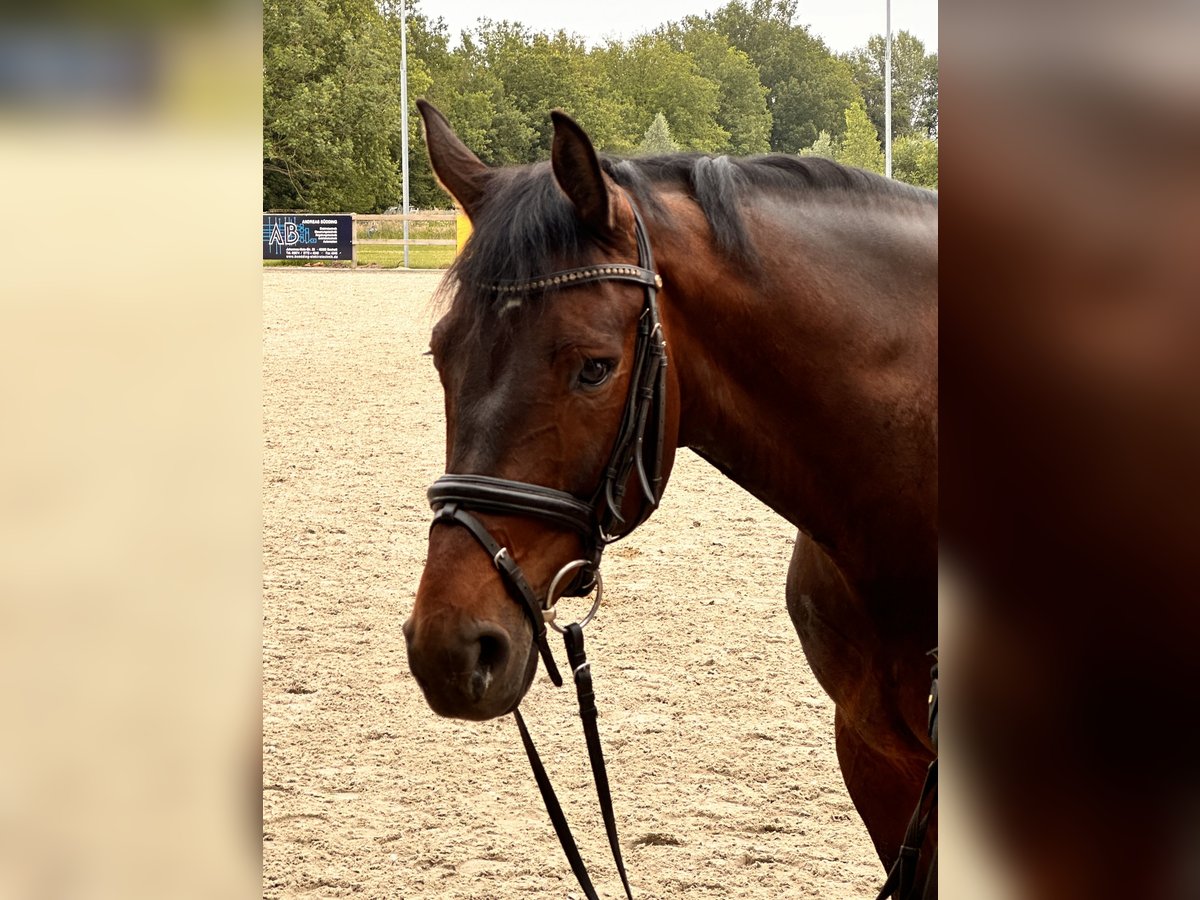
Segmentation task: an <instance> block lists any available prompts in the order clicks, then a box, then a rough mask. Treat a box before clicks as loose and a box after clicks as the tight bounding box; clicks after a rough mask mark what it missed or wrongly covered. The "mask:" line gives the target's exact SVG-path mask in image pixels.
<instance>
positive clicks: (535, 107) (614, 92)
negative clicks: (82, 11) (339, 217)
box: [263, 0, 938, 213]
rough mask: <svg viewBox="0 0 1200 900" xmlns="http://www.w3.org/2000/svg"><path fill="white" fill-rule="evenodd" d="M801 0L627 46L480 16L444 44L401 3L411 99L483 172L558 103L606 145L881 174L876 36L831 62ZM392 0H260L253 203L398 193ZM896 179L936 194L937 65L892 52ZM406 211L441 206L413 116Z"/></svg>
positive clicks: (903, 50) (278, 204) (535, 149)
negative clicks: (258, 178)
mask: <svg viewBox="0 0 1200 900" xmlns="http://www.w3.org/2000/svg"><path fill="white" fill-rule="evenodd" d="M797 2H798V0H732V2H729V3H727V4H726V5H725V6H722V7H720V8H719V9H717V10H716V11H715V12H712V13H709V14H708V15H705V16H703V17H700V16H690V17H687V18H685V19H683V20H682V21H679V22H671V23H666V24H664V25H662V26H660V27H659V28H657V29H655V30H653V31H651V32H649V33H646V34H641V35H638V36H636V37H633V38H631V39H629V40H625V41H617V40H609V41H607V42H605V43H603V44H601V45H598V46H594V47H590V46H588V44H587V43H586V42H585V41H584V40H583V39H582V38H579V37H577V36H574V35H570V34H567V33H566V32H563V31H559V32H557V33H554V34H545V33H540V32H535V31H531V30H530V29H528V28H526V27H524V26H522V25H520V24H519V23H514V22H507V21H492V20H487V19H482V20H480V21H479V22H478V24H477V25H476V27H475V28H474V29H473V30H471V31H469V32H464V33H463V34H462V35H461V36H460V39H459V40H458V41H457V42H455V41H453V40H452V37H451V35H450V34H449V31H448V28H447V26H446V25H445V23H444V22H443V21H442V20H441V19H439V18H432V17H431V16H429V15H428V14H426V13H423V12H422V11H421V8H420V5H419V3H416V2H413V3H409V5H408V8H407V29H408V34H407V41H408V69H409V71H408V89H409V91H408V92H409V102H410V104H413V103H414V102H415V100H416V98H418V97H425V98H427V99H429V100H430V101H431V102H433V103H434V104H435V105H437V106H438V107H439V108H440V109H441V110H442V111H443V112H444V113H445V114H446V115H447V117H448V118H449V119H450V121H451V122H452V123H453V125H454V127H455V128H456V129H457V130H458V133H459V134H460V135H461V136H462V138H463V139H464V140H465V141H466V143H467V144H468V146H470V147H471V148H472V149H473V150H475V152H476V153H477V154H478V155H479V156H480V158H481V159H483V160H484V161H485V162H487V163H489V164H490V165H509V164H516V163H528V162H533V161H535V160H539V159H545V158H547V157H548V156H549V152H550V139H551V134H552V131H551V126H550V118H549V115H548V113H549V111H550V110H551V109H562V110H564V111H566V112H568V113H569V114H570V115H572V116H574V117H575V118H576V120H577V121H578V122H579V123H580V124H581V125H582V126H583V127H584V128H585V129H587V131H588V133H589V135H590V136H591V138H592V140H593V142H594V143H595V144H596V146H597V148H598V149H599V150H601V151H604V152H608V153H613V154H623V155H629V154H636V153H640V152H663V151H664V150H669V149H672V148H676V149H679V150H684V151H699V152H703V153H732V154H753V153H766V152H778V153H803V154H819V155H823V156H828V157H830V158H833V159H837V160H839V161H842V162H846V163H848V164H851V165H857V166H861V167H863V168H870V169H875V170H876V171H882V169H883V154H882V150H881V146H882V133H883V54H884V40H883V37H882V36H878V35H877V36H875V37H872V38H870V39H869V40H868V41H867V42H866V44H864V45H863V46H862V47H860V48H858V49H857V50H855V51H853V52H851V53H848V54H835V53H833V52H831V51H830V50H829V48H828V47H827V46H826V45H825V43H824V42H823V41H822V40H821V39H820V38H819V37H817V36H815V35H813V34H812V33H810V32H809V30H808V29H807V28H806V27H804V26H802V25H797V24H793V23H794V20H795V18H796V13H797ZM400 21H401V20H400V9H399V3H398V0H265V2H264V4H263V209H265V210H280V211H292V210H296V211H299V210H311V211H325V212H331V211H345V212H349V211H353V212H359V213H372V212H381V211H384V210H386V209H387V208H388V207H392V206H395V205H396V204H397V202H398V201H399V197H400V191H401V188H400V146H401V135H400V127H401V126H400V121H401V117H400V27H401V26H400ZM892 65H893V78H894V80H893V97H892V104H893V106H892V114H893V122H892V126H893V127H892V132H893V140H894V144H893V173H894V175H895V177H897V178H899V179H902V180H904V181H908V182H910V183H912V184H918V185H922V186H924V187H930V188H936V187H937V177H938V171H937V137H938V57H937V54H936V53H929V52H926V49H925V46H924V44H923V43H922V42H921V41H920V40H918V39H917V38H915V37H913V36H912V35H911V34H909V33H908V32H905V31H901V32H899V33H898V34H896V35H895V36H894V41H893V48H892ZM409 128H410V132H411V133H410V135H409V141H410V144H411V150H410V159H409V166H410V191H411V203H412V206H413V207H414V208H417V209H422V208H444V207H446V206H447V205H448V202H449V201H448V198H447V197H446V195H445V194H444V193H443V192H442V191H441V189H440V188H439V187H438V186H437V184H436V182H435V181H434V178H433V174H432V172H431V171H430V169H429V162H428V160H427V158H426V156H425V154H424V152H423V150H422V145H421V136H420V117H419V116H417V115H416V109H415V105H414V106H413V107H412V108H411V109H410V110H409Z"/></svg>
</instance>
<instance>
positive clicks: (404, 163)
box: [400, 0, 890, 269]
mask: <svg viewBox="0 0 1200 900" xmlns="http://www.w3.org/2000/svg"><path fill="white" fill-rule="evenodd" d="M889 2H890V0H889ZM400 172H401V178H402V179H403V182H404V201H403V206H402V209H403V211H404V268H406V269H407V268H408V22H407V19H406V17H405V10H404V0H400Z"/></svg>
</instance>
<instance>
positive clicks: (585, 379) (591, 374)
mask: <svg viewBox="0 0 1200 900" xmlns="http://www.w3.org/2000/svg"><path fill="white" fill-rule="evenodd" d="M611 374H612V361H611V360H607V359H585V360H584V361H583V368H582V369H581V370H580V371H579V383H580V384H582V385H583V386H585V387H599V386H600V385H602V384H604V382H605V381H607V380H608V376H609V375H611Z"/></svg>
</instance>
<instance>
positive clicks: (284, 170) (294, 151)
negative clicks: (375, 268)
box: [263, 0, 400, 212]
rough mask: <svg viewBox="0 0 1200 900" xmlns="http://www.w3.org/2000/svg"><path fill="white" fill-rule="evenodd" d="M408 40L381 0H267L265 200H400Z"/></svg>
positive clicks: (319, 205) (342, 203) (365, 208)
mask: <svg viewBox="0 0 1200 900" xmlns="http://www.w3.org/2000/svg"><path fill="white" fill-rule="evenodd" d="M399 123H400V96H399V49H398V47H396V46H395V45H394V41H393V40H392V35H391V34H390V33H389V31H388V29H387V28H386V26H385V23H384V21H383V17H382V16H381V15H380V12H379V10H378V8H377V7H376V6H375V5H374V3H373V2H372V0H295V2H288V3H285V2H283V0H265V2H264V4H263V206H264V208H266V209H307V210H313V211H322V212H334V211H341V210H345V211H355V212H371V211H374V210H378V209H381V208H383V207H384V206H386V205H388V204H389V203H393V202H395V198H396V197H397V196H398V194H399V172H398V169H397V165H396V158H395V156H394V154H393V149H392V148H393V146H394V144H395V143H396V141H395V138H396V136H397V132H398V129H399Z"/></svg>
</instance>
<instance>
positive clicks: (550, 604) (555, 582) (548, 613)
mask: <svg viewBox="0 0 1200 900" xmlns="http://www.w3.org/2000/svg"><path fill="white" fill-rule="evenodd" d="M586 565H589V563H588V561H587V560H586V559H576V560H572V561H571V562H569V563H567V564H566V565H565V566H563V567H562V568H561V569H559V570H558V574H557V575H555V576H554V578H552V579H551V580H550V589H549V590H548V591H546V599H545V600H544V601H542V618H543V619H544V620H545V622H546V624H547V625H549V626H550V627H551V628H553V629H554V630H555V631H557V632H558V633H559V634H563V633H564V632H565V631H566V629H565V628H561V627H560V626H559V625H558V623H557V622H555V621H554V613H555V608H554V604H555V602H556V599H557V598H556V597H555V592H556V591H557V590H558V586H559V584H560V583H561V582H562V580H563V578H565V577H566V576H567V575H570V574H571V573H572V572H574V571H575V570H576V569H581V568H583V567H584V566H586ZM592 575H593V576H594V580H595V587H596V599H595V600H593V601H592V608H591V609H589V610H588V613H587V615H586V616H584V617H583V618H582V619H580V620H579V627H580V628H583V627H584V626H585V625H587V623H588V622H590V621H592V619H593V618H595V615H596V612H597V611H598V610H599V609H600V598H601V597H602V596H604V579H603V578H601V577H600V570H599V569H598V568H597V569H594V570H593V571H592Z"/></svg>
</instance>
